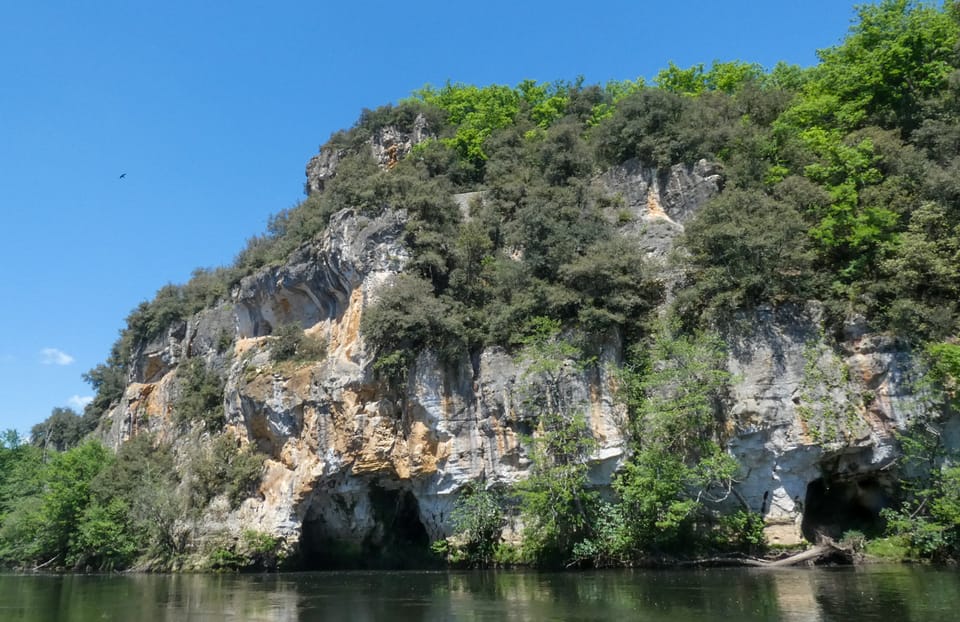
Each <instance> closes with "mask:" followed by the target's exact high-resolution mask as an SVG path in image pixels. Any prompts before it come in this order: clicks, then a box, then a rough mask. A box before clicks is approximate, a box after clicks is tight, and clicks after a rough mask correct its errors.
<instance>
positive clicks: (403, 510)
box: [300, 484, 437, 570]
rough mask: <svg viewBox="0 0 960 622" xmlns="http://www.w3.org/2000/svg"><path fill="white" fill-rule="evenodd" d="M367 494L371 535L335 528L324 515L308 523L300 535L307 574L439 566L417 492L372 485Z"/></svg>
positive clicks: (301, 564)
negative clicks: (345, 570)
mask: <svg viewBox="0 0 960 622" xmlns="http://www.w3.org/2000/svg"><path fill="white" fill-rule="evenodd" d="M368 493H369V501H370V511H371V513H372V516H373V519H374V520H373V527H372V528H371V529H369V530H367V532H366V533H353V534H348V535H346V534H343V533H342V531H340V530H336V529H333V528H331V523H329V522H328V521H327V519H326V518H325V517H324V516H323V514H322V513H318V514H317V515H314V516H310V517H308V519H307V520H304V522H303V527H302V530H301V536H300V560H301V563H300V566H301V567H302V568H303V569H304V570H343V569H378V570H381V569H382V570H402V569H421V568H431V567H435V566H436V565H437V560H436V558H435V556H434V555H433V554H432V553H431V551H430V537H429V535H428V534H427V530H426V528H425V527H424V526H423V523H422V522H421V521H420V506H419V504H418V503H417V499H416V497H414V495H413V493H412V492H410V491H409V490H403V489H389V488H383V487H381V486H379V485H377V484H371V485H370V487H369V490H368Z"/></svg>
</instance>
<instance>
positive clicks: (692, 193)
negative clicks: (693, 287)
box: [598, 159, 723, 258]
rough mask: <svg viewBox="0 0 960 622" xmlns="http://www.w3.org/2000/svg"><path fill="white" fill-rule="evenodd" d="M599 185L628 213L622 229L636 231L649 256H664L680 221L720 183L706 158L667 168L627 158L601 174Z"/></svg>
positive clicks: (720, 180) (671, 243)
mask: <svg viewBox="0 0 960 622" xmlns="http://www.w3.org/2000/svg"><path fill="white" fill-rule="evenodd" d="M598 181H599V186H600V188H601V189H602V190H603V191H605V192H606V193H607V194H608V195H610V196H613V197H618V198H620V199H621V200H622V202H623V208H624V210H625V214H626V215H629V216H630V219H629V221H628V223H627V224H626V225H625V226H624V228H625V229H626V230H627V231H629V232H632V233H634V234H636V235H637V236H638V237H639V239H640V245H641V248H643V249H644V250H645V251H646V252H647V254H648V255H650V256H653V257H659V258H662V257H664V256H665V255H666V254H667V253H668V252H669V250H670V249H671V248H673V240H674V238H676V237H677V236H678V235H679V234H680V233H682V232H683V223H684V222H686V221H687V219H689V218H690V217H691V216H692V215H693V214H694V213H695V212H696V211H697V209H698V208H699V207H700V206H701V205H703V204H704V202H705V201H707V200H708V199H709V198H710V197H712V196H713V195H715V194H717V193H718V192H719V191H720V190H721V188H722V186H723V178H722V176H721V175H720V169H719V167H718V166H717V165H716V164H714V163H711V162H708V161H706V160H700V161H699V162H697V163H696V164H692V165H689V164H676V165H674V166H672V167H670V168H669V169H653V168H648V167H644V166H643V164H642V163H641V162H640V161H639V160H635V159H634V160H628V161H627V162H624V163H623V164H621V165H620V166H617V167H615V168H613V169H611V170H609V171H607V172H606V173H604V174H603V175H602V176H601V177H600V179H599V180H598Z"/></svg>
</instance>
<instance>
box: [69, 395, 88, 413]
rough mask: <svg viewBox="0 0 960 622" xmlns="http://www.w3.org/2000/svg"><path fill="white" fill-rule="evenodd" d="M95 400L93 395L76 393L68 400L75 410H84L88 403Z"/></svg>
mask: <svg viewBox="0 0 960 622" xmlns="http://www.w3.org/2000/svg"><path fill="white" fill-rule="evenodd" d="M92 401H93V396H92V395H74V396H73V397H71V398H70V399H68V400H67V404H69V405H70V406H72V407H73V408H74V409H75V410H83V409H84V408H86V407H87V404H89V403H90V402H92Z"/></svg>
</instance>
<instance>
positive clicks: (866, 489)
mask: <svg viewBox="0 0 960 622" xmlns="http://www.w3.org/2000/svg"><path fill="white" fill-rule="evenodd" d="M891 501H892V495H891V493H890V487H889V486H888V483H887V482H885V481H884V480H883V479H882V478H881V477H878V476H876V475H873V476H866V477H862V478H859V479H851V480H838V481H829V480H827V479H824V478H820V479H815V480H813V481H812V482H810V483H809V484H807V493H806V498H805V499H804V504H803V522H802V523H801V524H800V530H801V532H802V533H803V537H804V538H806V539H807V540H809V541H810V542H816V541H817V540H818V537H819V536H827V537H829V538H833V539H834V540H839V539H841V538H842V537H843V534H844V533H846V532H848V531H859V532H861V533H863V534H864V535H866V536H876V535H880V533H882V531H883V527H884V521H883V519H882V518H881V516H880V511H881V510H882V509H883V508H885V507H887V506H888V505H890V503H891Z"/></svg>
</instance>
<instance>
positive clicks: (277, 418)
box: [109, 129, 917, 557]
mask: <svg viewBox="0 0 960 622" xmlns="http://www.w3.org/2000/svg"><path fill="white" fill-rule="evenodd" d="M422 131H423V130H422V129H421V132H422ZM388 134H389V133H384V134H383V135H382V136H380V137H379V138H378V139H377V140H375V141H374V145H375V146H374V147H373V148H374V150H375V151H374V153H375V156H376V157H378V158H380V161H381V162H382V163H383V164H384V165H389V158H390V157H392V156H389V154H388V151H382V152H378V151H376V150H377V149H378V147H376V145H378V144H379V145H380V146H381V147H383V146H388V145H391V144H392V145H399V146H400V147H398V149H409V147H410V145H412V144H416V142H417V141H418V140H421V139H422V136H423V134H422V133H421V134H417V133H416V132H414V133H412V134H409V135H392V134H389V135H388ZM377 153H380V155H376V154H377ZM384 154H388V155H386V156H385V157H386V158H387V160H386V161H384V160H383V157H384ZM318 158H319V159H318ZM318 158H314V160H312V161H311V165H310V166H311V167H313V173H312V177H311V173H310V172H309V171H310V168H309V167H308V178H310V181H309V182H308V185H310V187H311V188H312V189H313V191H320V190H322V188H323V182H324V180H325V179H329V174H332V171H333V169H334V167H335V163H336V157H335V156H334V155H330V154H327V155H326V156H324V155H323V154H321V156H318ZM324 158H325V159H324ZM325 176H326V177H325ZM598 183H600V184H602V185H603V187H604V188H606V189H607V190H608V191H609V192H610V194H612V195H619V196H621V197H622V199H623V207H624V209H626V210H629V211H630V212H631V213H632V214H633V218H632V219H631V220H630V222H629V223H628V224H627V225H625V226H628V227H634V228H635V229H636V233H637V235H638V239H640V240H641V243H642V244H644V245H645V247H646V248H647V250H648V252H649V253H650V254H651V255H654V256H658V257H662V256H664V255H665V254H666V252H667V251H668V250H669V248H670V246H671V245H672V241H673V238H674V237H675V236H676V235H677V233H678V232H679V231H681V230H682V226H683V222H684V221H685V220H686V219H687V218H689V216H690V215H691V214H693V213H694V212H695V211H696V209H697V208H698V207H699V206H700V205H702V203H703V201H704V200H706V199H707V198H709V197H710V196H712V195H713V194H714V193H716V192H717V191H718V190H719V188H720V185H721V179H720V176H719V174H718V172H717V170H716V168H715V167H713V166H712V165H710V164H709V163H707V162H705V161H701V162H699V163H697V164H696V165H693V166H677V167H673V168H671V169H669V170H668V171H653V170H650V169H644V168H643V167H642V166H640V165H639V163H636V162H630V163H627V164H625V165H623V166H621V167H618V168H617V169H615V170H613V171H610V172H609V173H607V174H606V175H604V176H603V177H601V178H600V179H599V181H598ZM403 226H404V216H403V214H401V213H396V212H391V211H387V212H386V213H384V215H382V216H381V217H379V218H377V219H374V220H370V219H367V218H364V217H360V216H357V215H355V214H354V213H352V212H350V211H349V210H347V211H343V212H340V213H338V214H336V215H335V216H334V218H333V219H332V221H331V224H330V227H329V228H328V230H327V231H326V232H325V234H324V235H323V236H322V237H321V238H319V239H317V240H316V241H314V242H313V243H310V244H307V245H305V246H303V247H302V248H300V249H299V250H298V251H297V252H296V253H294V254H293V255H292V256H291V257H290V258H289V260H288V261H287V263H286V264H284V265H282V266H276V267H270V268H264V269H262V270H260V271H259V272H257V273H256V274H253V275H251V276H249V277H247V278H245V279H243V281H242V282H241V283H240V284H239V285H238V286H237V287H236V288H235V290H234V291H233V292H232V300H231V301H230V302H229V303H225V304H223V305H221V306H219V307H216V308H214V309H210V310H207V311H204V312H203V313H200V314H198V315H197V316H195V317H194V318H192V319H191V320H190V321H189V322H186V323H183V324H179V325H176V326H173V327H171V328H170V330H169V331H168V332H167V333H166V334H165V335H164V336H163V337H162V338H159V339H157V340H155V341H154V342H152V343H150V344H145V345H144V346H142V347H141V348H140V349H139V350H138V351H137V352H136V353H135V354H136V360H135V363H134V365H133V370H134V371H133V378H132V382H131V384H130V385H129V386H128V387H127V390H126V393H125V395H124V398H123V400H122V401H121V403H120V404H119V405H118V406H117V407H116V408H115V409H114V410H113V411H112V412H111V413H110V422H111V426H110V431H109V439H110V440H111V441H112V442H113V443H114V444H117V443H120V442H122V441H123V440H125V439H126V438H128V437H129V436H130V435H131V434H134V433H137V432H138V431H141V430H145V429H150V430H155V431H159V432H161V433H162V434H166V435H168V436H171V435H175V431H174V427H173V426H172V425H171V424H170V421H169V420H170V411H171V408H170V407H171V404H172V402H173V400H174V399H175V394H176V390H175V385H176V374H177V369H178V368H177V364H178V363H179V362H180V361H182V360H183V358H184V357H186V356H201V357H203V359H204V360H205V361H206V362H207V364H208V366H209V367H210V368H212V369H216V370H220V371H221V373H222V374H223V375H224V377H225V387H226V388H225V398H224V409H225V412H226V418H227V422H228V427H229V428H231V429H232V430H234V431H235V432H236V433H237V434H238V436H239V437H240V438H241V439H242V442H245V443H252V444H254V445H255V446H256V447H257V449H259V450H260V451H262V452H263V453H264V454H265V455H266V456H267V457H268V458H267V460H266V472H265V475H264V477H263V480H262V483H261V485H260V489H259V493H258V494H257V495H256V496H255V497H253V498H250V499H247V500H246V501H245V502H244V503H243V504H242V505H241V507H240V508H239V509H238V510H236V511H233V512H229V513H227V514H226V515H225V516H222V517H220V518H219V519H218V523H217V524H216V525H214V524H211V525H209V528H210V530H211V531H212V530H215V529H224V528H226V529H229V530H232V531H234V532H237V533H239V532H240V531H241V530H243V529H257V530H260V531H265V532H269V533H272V534H274V535H277V536H281V537H283V538H284V539H285V540H286V542H287V544H288V546H289V547H291V549H293V550H296V549H298V548H299V550H300V552H301V553H302V555H303V556H305V557H309V556H311V555H314V556H316V555H323V554H324V551H328V550H331V548H332V545H331V543H344V542H346V543H368V544H371V545H378V544H383V543H389V541H390V540H391V539H396V538H402V539H406V540H408V541H411V542H426V541H429V540H432V539H435V538H439V537H442V536H444V535H447V534H448V533H449V529H450V512H451V509H452V507H453V503H454V501H455V500H456V498H457V496H458V494H459V493H460V491H461V490H463V488H464V487H465V486H467V485H468V484H474V483H477V482H480V483H482V484H483V485H487V486H490V485H496V484H510V483H514V482H516V481H518V480H521V479H523V478H525V477H526V476H527V473H528V469H529V467H530V461H529V457H528V453H527V448H526V447H525V445H524V443H523V442H522V437H523V435H524V434H528V433H530V432H531V429H532V428H531V425H530V414H529V413H527V412H525V408H526V407H525V405H524V401H523V400H522V396H523V395H524V392H525V391H526V390H527V389H528V387H529V386H530V383H531V379H530V377H529V375H528V374H527V372H526V370H525V366H524V364H523V362H522V361H517V360H515V359H514V358H513V357H511V356H510V355H509V354H507V353H506V352H505V351H503V350H502V349H499V348H488V349H486V350H484V351H483V352H481V353H479V355H477V356H475V357H473V358H470V359H468V358H465V359H463V360H460V361H459V362H456V363H455V364H446V365H441V364H440V363H439V362H438V360H437V359H436V357H435V356H434V355H433V354H432V353H431V352H422V353H421V354H420V356H419V358H418V359H417V360H416V363H415V365H414V368H413V370H412V371H411V373H410V374H409V376H408V379H407V382H406V385H405V386H402V387H391V386H388V385H386V384H385V383H384V382H382V381H380V380H378V379H377V377H376V375H375V374H374V372H373V367H372V364H373V357H372V354H373V353H372V352H370V350H369V349H368V347H367V345H366V344H365V342H364V339H363V335H362V334H361V332H360V320H361V317H362V315H363V312H364V309H365V308H367V307H368V306H369V305H370V303H371V302H372V301H374V300H375V299H376V298H377V297H378V296H379V295H380V292H382V291H384V288H388V287H390V286H391V283H392V282H393V280H394V278H395V277H396V275H397V274H398V273H399V272H401V271H402V270H403V268H404V266H405V264H406V262H407V261H408V259H409V258H410V255H409V251H408V250H407V249H406V248H405V247H404V246H403V245H402V244H401V242H400V240H401V237H402V233H403ZM287 324H295V325H298V326H299V327H300V328H302V329H303V330H304V331H305V334H306V335H307V336H308V337H310V338H311V339H314V340H316V341H317V342H320V343H324V344H326V352H327V354H326V357H325V358H323V360H320V361H317V362H310V363H296V362H292V361H287V362H283V363H276V362H274V360H273V358H272V357H271V354H270V349H271V344H272V343H273V337H271V335H272V333H273V332H274V331H275V330H277V328H278V327H280V326H282V325H287ZM822 331H823V327H822V321H821V317H820V311H819V309H818V308H817V306H816V305H813V304H811V305H808V306H807V307H804V308H789V309H788V308H783V309H760V310H757V311H756V312H754V313H752V314H750V315H745V316H743V317H742V318H740V321H739V322H736V323H734V324H733V325H731V326H727V327H724V333H725V335H726V338H727V342H728V344H729V361H728V364H729V369H730V371H731V373H732V374H733V376H734V378H735V382H734V384H733V386H732V388H731V393H730V399H729V417H728V419H729V430H728V432H729V438H728V448H729V451H730V452H731V453H732V454H733V455H734V456H736V458H737V459H738V460H739V461H740V463H741V464H742V472H741V474H740V481H739V484H738V486H737V495H738V496H739V498H740V500H741V502H742V503H744V504H746V505H747V506H748V507H749V508H751V509H753V510H755V511H759V512H762V513H763V514H764V516H765V517H766V518H767V521H768V524H769V526H770V527H769V535H770V537H771V538H773V539H774V540H778V541H781V542H791V541H795V540H797V539H798V538H799V537H800V534H801V531H802V532H804V533H805V534H806V535H807V536H808V537H810V535H811V534H813V533H815V532H816V531H827V532H830V531H831V530H833V529H834V528H835V527H836V526H835V525H831V524H830V520H829V517H828V514H827V513H826V512H824V511H823V507H824V506H825V505H829V504H834V505H835V504H838V503H845V504H846V506H845V507H846V508H847V510H849V512H851V513H855V512H856V511H858V510H859V509H863V510H864V511H866V510H872V509H873V508H874V507H875V506H877V505H882V504H883V503H884V500H885V498H886V497H885V495H886V494H887V486H888V484H889V482H888V481H887V480H886V479H885V476H884V472H885V471H884V469H885V468H886V467H887V466H888V465H890V463H891V461H892V460H893V459H894V457H895V455H896V448H895V443H894V441H893V436H892V433H893V431H894V430H896V429H898V428H901V427H903V425H904V423H905V421H906V419H907V418H908V417H909V416H910V414H911V412H912V409H914V408H915V407H916V406H917V404H916V402H915V400H914V398H913V397H912V389H911V386H910V374H911V373H912V371H911V370H912V367H911V366H912V359H911V357H910V353H909V351H908V350H907V349H906V348H905V347H903V346H902V345H901V344H899V343H898V342H896V341H895V340H893V339H890V338H886V337H881V336H877V335H870V334H866V333H864V332H863V331H862V330H857V329H856V327H855V326H854V327H852V328H851V330H850V331H848V335H847V338H846V339H845V340H844V341H843V342H842V344H841V349H840V350H834V349H832V348H831V347H830V346H829V345H828V344H829V340H828V339H826V338H825V337H824V336H823V333H822ZM620 356H621V351H620V346H619V344H617V343H610V344H607V345H606V346H604V348H603V355H602V357H601V358H602V359H604V360H605V362H610V363H616V362H617V361H618V360H619V359H620ZM608 367H610V366H606V365H598V366H595V367H594V370H593V371H590V372H578V371H575V370H574V368H572V367H571V368H569V369H567V370H566V371H565V383H566V386H567V387H568V389H569V391H570V394H571V395H572V401H573V403H574V404H575V407H576V408H577V409H578V410H580V411H582V412H584V413H585V414H586V415H587V418H588V421H589V424H590V428H591V430H592V434H593V435H594V437H595V438H596V439H597V441H598V450H597V453H596V454H595V455H594V456H593V459H592V467H593V469H592V473H591V476H592V478H593V481H594V482H595V483H596V484H597V485H601V486H602V485H606V484H609V482H610V478H611V476H612V474H613V472H614V471H615V470H616V468H617V467H618V466H619V465H620V464H621V463H622V461H623V459H624V458H625V451H626V446H627V443H626V434H625V421H624V418H625V409H624V407H623V405H622V404H621V403H620V402H619V400H618V399H617V397H616V390H615V388H616V387H615V385H616V383H615V380H614V379H613V378H612V377H610V375H609V372H607V371H605V370H606V369H608ZM838 495H840V496H841V497H842V499H839V500H838V497H837V496H838ZM805 508H806V511H805ZM387 524H389V525H392V526H393V527H392V528H391V529H387V528H385V525H387Z"/></svg>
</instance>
